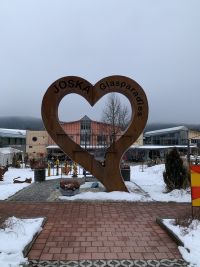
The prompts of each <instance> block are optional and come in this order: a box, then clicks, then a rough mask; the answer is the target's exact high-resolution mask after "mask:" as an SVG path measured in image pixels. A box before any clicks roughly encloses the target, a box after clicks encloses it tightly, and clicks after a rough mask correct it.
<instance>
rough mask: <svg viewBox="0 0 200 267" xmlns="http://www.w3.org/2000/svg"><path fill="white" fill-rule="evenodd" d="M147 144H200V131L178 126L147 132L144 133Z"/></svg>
mask: <svg viewBox="0 0 200 267" xmlns="http://www.w3.org/2000/svg"><path fill="white" fill-rule="evenodd" d="M144 140H145V144H146V145H161V146H169V145H179V146H181V145H183V146H184V145H188V141H189V142H190V145H195V144H196V145H197V146H200V131H197V130H192V129H189V128H187V127H185V126H178V127H172V128H166V129H161V130H155V131H151V132H146V133H145V134H144Z"/></svg>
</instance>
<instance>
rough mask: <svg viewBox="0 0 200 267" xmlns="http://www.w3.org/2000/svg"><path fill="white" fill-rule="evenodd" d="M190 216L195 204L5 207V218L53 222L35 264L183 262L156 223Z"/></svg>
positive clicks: (1, 205)
mask: <svg viewBox="0 0 200 267" xmlns="http://www.w3.org/2000/svg"><path fill="white" fill-rule="evenodd" d="M189 211H190V205H189V204H177V203H160V202H157V203H155V202H154V203H128V202H119V203H118V202H65V203H63V202H59V203H56V202H52V203H49V202H48V203H47V202H46V203H45V202H38V203H37V202H29V203H28V202H8V201H1V202H0V216H13V215H14V216H17V217H40V216H45V217H46V218H47V222H46V224H45V226H44V228H43V230H42V232H41V233H40V235H39V236H38V238H37V239H36V241H35V242H34V244H33V246H32V248H31V250H30V252H29V254H28V258H29V259H30V260H59V261H64V260H75V261H77V260H98V259H107V260H109V259H116V260H130V259H131V260H136V259H140V260H142V259H144V260H146V259H148V260H153V259H155V260H160V259H180V258H181V255H180V253H179V251H178V248H177V245H176V243H175V242H174V241H173V240H172V239H171V238H170V237H169V236H168V234H167V233H166V232H165V231H164V230H163V229H161V228H160V226H159V225H157V223H156V222H155V219H156V217H162V218H175V217H177V216H178V215H184V214H185V213H188V212H189Z"/></svg>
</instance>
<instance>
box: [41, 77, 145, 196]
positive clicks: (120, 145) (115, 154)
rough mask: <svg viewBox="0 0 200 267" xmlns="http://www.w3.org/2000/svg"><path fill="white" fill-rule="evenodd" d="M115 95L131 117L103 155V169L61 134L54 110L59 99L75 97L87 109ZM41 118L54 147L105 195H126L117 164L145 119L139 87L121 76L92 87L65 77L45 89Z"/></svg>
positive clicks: (142, 95) (143, 97)
mask: <svg viewBox="0 0 200 267" xmlns="http://www.w3.org/2000/svg"><path fill="white" fill-rule="evenodd" d="M112 92H117V93H121V94H123V95H125V96H126V97H127V98H128V99H129V101H130V104H131V108H132V117H131V122H130V125H129V127H128V128H127V130H126V131H125V132H124V134H123V135H122V137H121V138H120V139H118V140H117V141H116V142H114V143H113V144H112V145H111V146H110V147H108V149H107V151H106V157H105V166H102V164H101V163H100V162H99V161H97V160H96V159H95V158H94V156H93V155H91V154H89V153H88V152H87V151H85V150H84V149H83V148H81V147H80V146H79V145H78V144H77V143H75V142H74V141H73V140H72V139H71V138H70V137H69V136H68V135H67V134H66V133H65V132H64V130H63V128H62V127H61V125H60V123H59V119H58V106H59V103H60V101H61V100H62V98H63V97H64V96H66V95H68V94H71V93H76V94H78V95H80V96H82V97H84V98H85V99H86V100H87V101H88V102H89V103H90V105H91V106H94V105H95V103H96V102H97V101H98V100H99V99H100V98H101V97H103V96H104V95H106V94H108V93H112ZM42 118H43V122H44V125H45V128H46V130H47V132H48V133H49V135H50V136H51V138H52V139H53V140H54V141H55V143H56V144H57V145H58V146H59V147H60V148H61V149H62V150H63V152H64V153H66V154H67V155H68V156H69V157H70V158H71V159H72V160H74V161H75V162H77V163H79V164H80V165H81V166H82V167H84V168H85V169H86V170H88V171H89V172H90V173H92V174H93V175H94V176H95V177H96V178H97V179H98V180H99V181H101V183H102V184H103V185H104V186H105V187H106V189H107V191H125V192H128V190H127V188H126V186H125V184H124V180H123V178H122V177H121V172H120V166H119V165H120V160H121V157H122V155H123V154H124V152H125V151H126V150H127V149H128V148H129V147H130V146H131V145H132V144H133V143H134V142H135V141H136V140H137V138H138V137H139V136H140V134H141V133H142V131H143V129H144V127H145V125H146V122H147V118H148V102H147V98H146V95H145V93H144V91H143V89H142V87H141V86H140V85H139V84H138V83H136V82H135V81H134V80H132V79H130V78H128V77H125V76H118V75H114V76H109V77H106V78H103V79H102V80H100V81H98V82H97V83H96V84H95V85H92V84H91V83H89V82H88V81H87V80H85V79H83V78H80V77H76V76H67V77H63V78H60V79H58V80H56V81H55V82H54V83H53V84H52V85H50V87H49V88H48V89H47V91H46V93H45V95H44V98H43V101H42Z"/></svg>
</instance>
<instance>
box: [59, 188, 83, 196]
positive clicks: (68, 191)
mask: <svg viewBox="0 0 200 267" xmlns="http://www.w3.org/2000/svg"><path fill="white" fill-rule="evenodd" d="M60 192H61V194H62V195H63V196H66V197H72V196H74V195H76V194H78V193H79V188H78V189H75V190H71V189H63V188H61V187H60Z"/></svg>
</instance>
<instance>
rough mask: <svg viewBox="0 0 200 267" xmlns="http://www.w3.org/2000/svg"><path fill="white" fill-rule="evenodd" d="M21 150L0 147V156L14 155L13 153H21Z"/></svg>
mask: <svg viewBox="0 0 200 267" xmlns="http://www.w3.org/2000/svg"><path fill="white" fill-rule="evenodd" d="M21 152H22V151H21V150H18V149H16V148H13V147H1V148H0V154H14V153H21Z"/></svg>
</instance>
